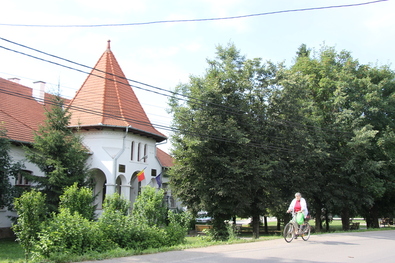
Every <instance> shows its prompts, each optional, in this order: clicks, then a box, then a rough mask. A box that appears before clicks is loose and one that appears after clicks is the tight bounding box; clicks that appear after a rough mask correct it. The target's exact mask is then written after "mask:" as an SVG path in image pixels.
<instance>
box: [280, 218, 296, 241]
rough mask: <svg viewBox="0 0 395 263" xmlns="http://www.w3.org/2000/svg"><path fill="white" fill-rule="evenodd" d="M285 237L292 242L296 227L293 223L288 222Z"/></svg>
mask: <svg viewBox="0 0 395 263" xmlns="http://www.w3.org/2000/svg"><path fill="white" fill-rule="evenodd" d="M283 235H284V239H285V241H287V243H289V242H291V241H292V240H293V239H294V237H295V229H294V226H293V224H292V223H288V224H286V225H285V227H284V232H283Z"/></svg>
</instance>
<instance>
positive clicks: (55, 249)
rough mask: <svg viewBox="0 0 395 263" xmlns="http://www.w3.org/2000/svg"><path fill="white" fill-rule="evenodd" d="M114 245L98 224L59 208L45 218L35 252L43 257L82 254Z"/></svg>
mask: <svg viewBox="0 0 395 263" xmlns="http://www.w3.org/2000/svg"><path fill="white" fill-rule="evenodd" d="M114 247H115V245H114V244H113V243H112V242H110V241H109V240H108V239H106V236H105V234H104V233H103V231H102V229H100V225H99V224H96V223H94V222H92V221H90V220H88V219H86V218H84V217H83V216H82V215H81V214H80V213H78V212H74V213H71V211H70V210H69V209H68V208H60V212H59V213H58V214H55V215H53V217H52V218H51V220H47V221H46V222H45V225H44V227H43V229H42V231H41V232H40V233H39V241H38V242H37V245H36V249H37V253H38V254H39V255H40V256H43V257H44V258H50V257H53V256H56V255H57V254H65V253H71V254H76V255H82V254H84V253H86V252H88V251H99V252H102V251H105V250H108V249H110V248H114Z"/></svg>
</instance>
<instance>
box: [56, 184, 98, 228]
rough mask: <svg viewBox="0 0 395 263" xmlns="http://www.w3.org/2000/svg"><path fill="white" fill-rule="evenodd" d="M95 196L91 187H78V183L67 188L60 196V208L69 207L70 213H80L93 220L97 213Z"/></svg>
mask: <svg viewBox="0 0 395 263" xmlns="http://www.w3.org/2000/svg"><path fill="white" fill-rule="evenodd" d="M94 200H95V197H94V195H93V192H92V190H91V189H89V188H87V187H81V188H78V186H77V183H74V184H73V185H72V186H69V187H67V188H65V190H64V193H63V195H61V196H60V203H59V209H64V208H68V209H69V210H70V213H71V214H73V213H74V212H77V213H79V214H80V215H81V216H82V217H84V218H86V219H89V220H93V219H94V215H95V209H96V207H95V205H93V202H94Z"/></svg>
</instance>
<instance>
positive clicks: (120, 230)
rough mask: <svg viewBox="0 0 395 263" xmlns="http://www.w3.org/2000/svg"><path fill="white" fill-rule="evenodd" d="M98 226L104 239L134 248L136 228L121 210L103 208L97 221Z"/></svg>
mask: <svg viewBox="0 0 395 263" xmlns="http://www.w3.org/2000/svg"><path fill="white" fill-rule="evenodd" d="M98 225H99V228H100V229H101V230H102V231H103V233H104V236H105V237H106V239H108V240H111V241H112V242H114V243H116V244H117V245H118V246H119V247H121V248H136V247H138V245H137V244H136V242H137V241H136V240H135V239H134V237H135V236H136V235H137V233H136V232H137V230H136V229H135V228H134V227H133V222H132V220H131V218H130V216H128V215H124V214H123V213H122V212H121V211H113V210H109V209H108V210H105V211H104V212H103V214H102V216H101V217H100V218H99V221H98Z"/></svg>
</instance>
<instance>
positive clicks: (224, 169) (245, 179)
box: [170, 45, 277, 239]
mask: <svg viewBox="0 0 395 263" xmlns="http://www.w3.org/2000/svg"><path fill="white" fill-rule="evenodd" d="M216 55H217V57H216V59H215V60H208V64H209V68H208V69H207V71H206V74H205V75H204V76H202V77H196V76H192V77H190V81H189V83H187V84H182V85H179V86H178V87H177V88H176V92H177V93H181V94H183V95H184V96H187V97H192V98H194V99H193V100H189V101H187V102H184V101H183V100H181V99H179V98H178V97H177V96H174V97H173V98H172V99H171V101H170V106H171V112H172V113H173V115H174V125H173V126H174V128H175V130H176V132H175V133H174V135H173V145H174V150H173V155H174V156H175V158H176V159H177V162H176V164H175V166H174V167H173V168H172V170H171V184H172V187H173V188H172V189H173V192H174V193H175V194H176V196H177V197H178V198H180V199H181V200H182V202H183V203H184V204H185V205H186V206H188V208H190V209H192V210H193V211H194V212H197V211H199V210H206V211H208V212H209V214H210V215H212V216H213V218H214V220H213V224H214V231H215V232H216V234H215V236H216V238H218V239H226V238H227V235H228V231H227V229H226V225H225V224H224V221H225V220H229V219H230V218H231V217H233V216H235V215H243V216H249V215H259V214H263V213H265V209H266V206H265V203H266V202H267V195H266V191H265V189H266V187H267V186H268V184H267V181H268V177H267V176H268V175H269V174H270V173H269V172H267V170H265V169H264V168H265V167H267V163H266V157H265V155H263V154H262V153H265V152H266V151H267V150H268V149H269V148H267V147H266V145H265V144H264V143H263V144H262V141H261V137H260V136H259V134H261V133H262V130H263V129H265V126H263V125H264V119H265V113H266V100H267V94H268V93H270V92H271V91H270V85H272V83H271V78H272V75H273V73H274V72H275V71H276V70H277V67H276V66H275V65H273V64H270V63H268V64H267V65H262V63H261V61H260V60H259V59H252V60H247V59H245V57H243V56H241V55H240V52H239V51H238V50H237V49H236V47H235V46H234V45H229V46H228V47H225V48H224V47H221V46H219V47H217V53H216ZM258 121H261V122H260V123H259V124H258ZM258 233H259V232H257V233H256V234H257V235H258Z"/></svg>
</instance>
